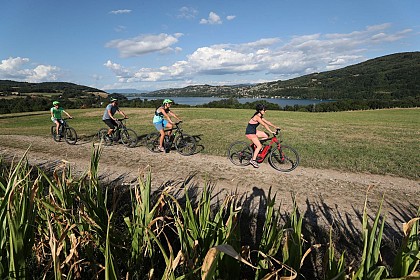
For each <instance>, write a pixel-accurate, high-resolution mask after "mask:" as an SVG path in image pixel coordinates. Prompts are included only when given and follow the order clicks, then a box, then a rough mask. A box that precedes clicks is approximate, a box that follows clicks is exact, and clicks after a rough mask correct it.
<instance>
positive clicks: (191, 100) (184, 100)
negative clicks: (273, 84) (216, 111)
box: [128, 96, 331, 107]
mask: <svg viewBox="0 0 420 280" xmlns="http://www.w3.org/2000/svg"><path fill="white" fill-rule="evenodd" d="M134 98H138V97H128V99H130V100H131V99H134ZM157 98H160V99H162V97H153V96H149V97H146V98H141V99H148V100H153V99H157ZM165 98H169V99H171V100H173V101H174V102H175V103H177V104H184V105H190V106H195V105H202V104H206V103H209V102H212V101H218V100H222V99H223V98H219V97H165ZM258 100H266V101H268V102H270V103H274V104H278V105H280V106H281V107H285V106H287V105H289V106H294V105H302V106H306V105H313V104H319V103H323V102H331V100H318V99H317V100H312V99H285V98H284V99H283V98H238V101H239V102H240V103H242V104H244V103H247V102H255V101H258Z"/></svg>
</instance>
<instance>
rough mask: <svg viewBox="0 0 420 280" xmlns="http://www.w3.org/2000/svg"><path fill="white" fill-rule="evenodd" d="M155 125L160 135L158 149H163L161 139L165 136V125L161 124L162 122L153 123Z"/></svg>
mask: <svg viewBox="0 0 420 280" xmlns="http://www.w3.org/2000/svg"><path fill="white" fill-rule="evenodd" d="M153 124H154V126H155V127H156V130H157V131H159V133H160V137H159V150H160V151H163V150H164V148H163V139H164V138H165V126H164V125H163V122H158V123H153Z"/></svg>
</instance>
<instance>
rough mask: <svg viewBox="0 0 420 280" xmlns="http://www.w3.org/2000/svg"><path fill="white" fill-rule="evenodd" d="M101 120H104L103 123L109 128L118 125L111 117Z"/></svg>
mask: <svg viewBox="0 0 420 280" xmlns="http://www.w3.org/2000/svg"><path fill="white" fill-rule="evenodd" d="M103 122H104V123H106V125H107V126H108V127H109V128H110V129H115V127H116V126H118V125H117V122H116V121H114V120H113V119H106V120H103Z"/></svg>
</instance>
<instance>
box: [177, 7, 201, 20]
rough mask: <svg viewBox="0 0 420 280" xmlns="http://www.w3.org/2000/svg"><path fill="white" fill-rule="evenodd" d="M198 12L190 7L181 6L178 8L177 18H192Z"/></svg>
mask: <svg viewBox="0 0 420 280" xmlns="http://www.w3.org/2000/svg"><path fill="white" fill-rule="evenodd" d="M197 14H198V11H197V10H196V9H194V8H191V7H182V8H180V9H179V14H178V15H177V18H186V19H194V18H195V17H196V16H197Z"/></svg>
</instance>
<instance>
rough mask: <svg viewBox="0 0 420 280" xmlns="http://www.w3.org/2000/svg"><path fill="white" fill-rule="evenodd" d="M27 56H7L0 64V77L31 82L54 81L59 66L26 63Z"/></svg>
mask: <svg viewBox="0 0 420 280" xmlns="http://www.w3.org/2000/svg"><path fill="white" fill-rule="evenodd" d="M29 62H30V60H29V58H21V57H15V58H13V57H9V58H8V59H4V60H2V61H1V64H0V79H13V80H18V81H25V82H31V83H38V82H46V81H56V80H57V75H58V74H59V72H60V68H58V67H56V66H51V65H42V64H40V65H36V66H32V65H27V64H29Z"/></svg>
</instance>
